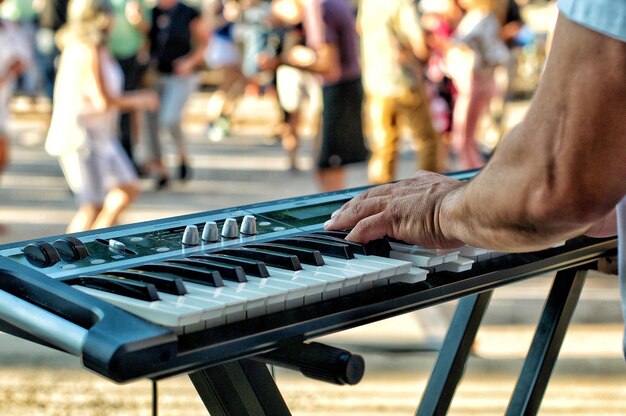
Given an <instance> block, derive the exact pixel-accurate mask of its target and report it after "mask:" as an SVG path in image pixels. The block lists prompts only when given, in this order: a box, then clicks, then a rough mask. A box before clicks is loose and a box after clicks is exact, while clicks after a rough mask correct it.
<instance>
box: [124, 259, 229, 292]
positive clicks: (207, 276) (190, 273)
mask: <svg viewBox="0 0 626 416" xmlns="http://www.w3.org/2000/svg"><path fill="white" fill-rule="evenodd" d="M134 269H137V270H145V271H148V272H154V273H165V274H169V275H173V276H176V277H180V278H181V279H183V280H184V281H187V282H192V283H198V284H201V285H209V286H213V287H220V286H224V282H223V281H222V275H221V274H220V272H218V271H215V270H203V269H198V268H195V267H189V266H183V265H180V266H179V265H177V264H167V263H147V264H142V265H140V266H136V267H134Z"/></svg>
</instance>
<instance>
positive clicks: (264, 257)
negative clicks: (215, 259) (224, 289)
mask: <svg viewBox="0 0 626 416" xmlns="http://www.w3.org/2000/svg"><path fill="white" fill-rule="evenodd" d="M218 253H222V254H228V255H229V256H237V257H243V258H246V259H253V260H258V261H262V262H263V263H265V264H268V265H270V266H275V267H279V268H281V269H287V270H291V271H294V272H296V271H298V270H302V265H301V264H300V260H298V257H296V256H294V255H291V254H283V253H279V252H276V251H269V250H261V249H258V248H227V249H223V250H220V251H218Z"/></svg>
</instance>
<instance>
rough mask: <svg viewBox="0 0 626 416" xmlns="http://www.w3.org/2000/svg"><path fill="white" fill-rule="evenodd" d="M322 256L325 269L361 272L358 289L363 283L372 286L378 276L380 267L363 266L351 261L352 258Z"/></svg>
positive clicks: (360, 288)
mask: <svg viewBox="0 0 626 416" xmlns="http://www.w3.org/2000/svg"><path fill="white" fill-rule="evenodd" d="M322 257H323V258H324V262H325V263H326V265H325V266H323V267H326V269H324V270H328V271H329V272H331V269H330V268H332V269H333V271H332V272H331V273H334V270H344V271H348V272H356V273H359V274H361V275H362V276H361V278H360V281H359V288H358V289H359V290H362V287H363V285H365V286H369V287H370V288H371V287H373V282H375V281H376V280H378V279H379V278H380V269H377V268H372V267H367V266H363V265H362V264H361V263H357V262H353V261H352V260H344V259H339V258H337V257H330V256H322Z"/></svg>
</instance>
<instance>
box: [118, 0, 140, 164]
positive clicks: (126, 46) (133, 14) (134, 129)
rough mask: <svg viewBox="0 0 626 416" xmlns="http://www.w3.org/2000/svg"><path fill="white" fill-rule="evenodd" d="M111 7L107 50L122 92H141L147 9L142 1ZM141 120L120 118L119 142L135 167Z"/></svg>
mask: <svg viewBox="0 0 626 416" xmlns="http://www.w3.org/2000/svg"><path fill="white" fill-rule="evenodd" d="M111 4H112V5H113V15H114V21H113V28H112V29H111V33H110V34H109V50H110V51H111V53H112V54H113V57H115V59H116V60H117V62H118V64H119V65H120V67H121V68H122V72H123V73H124V91H134V90H136V89H138V88H140V86H141V81H142V77H143V74H144V72H145V68H146V67H147V64H148V51H147V49H146V37H147V33H148V30H149V28H150V23H149V16H148V12H149V9H148V7H147V6H146V4H145V1H144V0H111ZM140 120H141V118H140V114H139V113H137V112H133V113H122V115H121V116H120V142H121V143H122V147H123V148H124V150H125V151H126V153H127V154H128V157H130V159H131V161H132V162H133V165H134V166H135V167H136V166H137V162H136V161H135V156H134V155H133V150H134V147H135V145H136V144H137V142H138V140H139V130H140V129H139V127H140Z"/></svg>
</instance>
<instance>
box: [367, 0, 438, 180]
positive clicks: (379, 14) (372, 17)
mask: <svg viewBox="0 0 626 416" xmlns="http://www.w3.org/2000/svg"><path fill="white" fill-rule="evenodd" d="M358 27H359V31H360V34H361V59H362V61H363V86H364V89H365V96H366V111H365V114H366V117H365V121H366V123H367V124H368V126H367V128H366V131H367V132H368V133H369V139H370V140H369V143H370V150H371V152H372V155H371V157H370V160H369V165H368V176H369V180H370V182H371V183H373V184H379V183H385V182H389V181H391V180H393V179H394V178H395V171H396V162H397V159H398V155H397V148H398V142H399V131H398V130H399V124H400V123H401V122H404V124H406V125H407V127H409V128H410V130H411V132H412V134H413V138H414V139H415V141H416V144H417V145H418V148H419V158H420V161H419V163H418V165H419V167H420V168H421V169H427V170H430V171H433V172H439V171H440V170H441V167H440V163H439V155H438V153H439V147H440V138H439V134H437V132H436V131H435V129H434V127H433V123H432V118H431V114H430V107H429V99H428V97H427V95H426V92H425V90H424V73H423V70H424V65H425V63H426V62H427V60H428V56H429V51H428V49H427V46H426V41H425V38H424V32H423V30H422V28H421V25H420V23H419V19H418V14H417V9H416V6H415V2H414V1H413V0H386V1H385V2H379V1H375V0H361V1H360V2H359V14H358Z"/></svg>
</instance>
